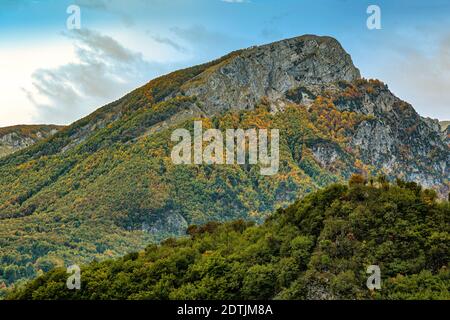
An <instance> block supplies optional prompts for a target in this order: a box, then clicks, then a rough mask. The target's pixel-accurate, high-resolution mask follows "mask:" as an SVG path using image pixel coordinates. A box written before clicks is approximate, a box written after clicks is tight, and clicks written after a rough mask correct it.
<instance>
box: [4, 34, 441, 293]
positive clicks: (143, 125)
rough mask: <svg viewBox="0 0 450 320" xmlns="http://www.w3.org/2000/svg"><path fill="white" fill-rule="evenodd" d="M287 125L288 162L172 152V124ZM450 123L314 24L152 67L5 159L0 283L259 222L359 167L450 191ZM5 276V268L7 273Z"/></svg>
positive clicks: (283, 156)
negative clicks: (205, 229)
mask: <svg viewBox="0 0 450 320" xmlns="http://www.w3.org/2000/svg"><path fill="white" fill-rule="evenodd" d="M194 120H201V121H203V127H204V128H205V129H206V128H217V129H221V130H225V129H228V128H243V129H248V128H267V129H271V128H277V129H280V136H281V139H280V171H279V173H278V174H277V175H276V176H273V177H261V176H260V175H259V168H258V166H250V165H248V164H246V165H231V166H210V165H200V166H195V165H189V166H177V165H174V164H173V163H172V161H171V158H170V150H171V148H172V147H173V145H174V143H173V142H171V141H170V134H171V132H172V131H173V130H174V129H177V128H186V129H188V130H190V131H191V132H192V130H193V121H194ZM448 162H449V148H448V145H447V144H446V143H445V140H444V139H443V137H442V134H441V132H440V131H439V130H438V131H436V128H435V126H434V125H432V124H429V123H427V122H426V121H425V120H424V119H423V118H421V117H420V116H419V115H418V114H417V113H416V112H415V111H414V109H413V108H412V106H411V105H409V104H408V103H406V102H404V101H402V100H400V99H399V98H397V97H396V96H394V95H393V94H392V93H391V92H390V91H389V89H388V87H387V85H385V84H384V83H382V82H381V81H378V80H366V79H362V78H361V77H360V73H359V70H358V69H357V68H356V67H355V66H354V65H353V62H352V61H351V57H350V56H349V55H348V53H346V52H345V51H344V50H343V48H342V46H341V45H340V44H339V42H337V40H335V39H332V38H330V37H316V36H311V35H308V36H304V37H296V38H292V39H287V40H283V41H280V42H277V43H273V44H269V45H265V46H259V47H253V48H250V49H244V50H239V51H235V52H233V53H230V54H229V55H227V56H224V57H222V58H219V59H217V60H215V61H212V62H210V63H206V64H203V65H199V66H194V67H191V68H187V69H183V70H178V71H175V72H172V73H170V74H168V75H165V76H162V77H159V78H156V79H153V80H151V81H150V82H149V83H147V84H146V85H144V86H142V87H140V88H137V89H136V90H134V91H132V92H130V93H129V94H127V95H125V96H124V97H123V98H121V99H119V100H117V101H114V102H112V103H110V104H108V105H106V106H104V107H102V108H100V109H98V110H97V111H95V112H93V113H92V114H90V115H89V116H87V117H85V118H83V119H80V120H79V121H77V122H75V123H74V124H72V125H70V126H68V127H65V128H63V129H62V130H61V131H59V132H57V133H56V134H55V135H53V136H52V137H50V138H49V139H48V140H45V141H43V142H40V143H37V144H34V145H32V146H30V147H28V148H26V149H23V150H20V151H18V152H16V153H14V154H12V155H9V156H6V157H4V158H1V159H0V220H1V223H2V225H3V226H4V228H2V229H3V230H0V241H1V244H2V245H1V246H0V282H1V281H4V282H5V283H6V284H8V285H10V284H12V283H14V282H16V281H18V280H21V279H26V278H30V277H33V276H35V275H36V274H39V273H41V272H46V271H48V270H50V269H51V268H53V267H55V266H61V265H64V264H67V263H87V262H89V261H91V260H92V259H104V258H108V257H116V256H120V255H123V254H126V253H127V252H130V251H137V250H140V249H143V248H144V247H145V246H146V245H147V244H148V243H150V242H155V241H159V240H162V239H165V238H167V237H170V236H179V235H183V234H184V233H185V230H186V228H187V227H188V226H189V225H191V224H202V223H205V222H208V221H211V220H218V221H229V220H235V219H239V218H242V219H246V220H252V221H256V222H262V221H263V220H264V218H265V217H266V216H267V215H269V214H270V213H271V212H273V211H274V210H276V209H277V208H280V207H286V206H288V205H289V204H291V203H292V202H294V201H295V199H297V198H298V197H303V196H305V195H306V194H308V193H310V192H311V191H314V190H317V189H319V188H321V187H324V186H326V185H328V184H331V183H334V182H342V181H346V180H347V179H348V178H349V177H351V176H352V174H354V173H358V174H362V175H364V176H365V177H366V179H372V178H373V177H374V176H377V175H385V176H386V177H387V178H388V179H391V180H395V178H397V177H400V178H404V179H405V180H409V181H415V182H418V183H421V184H422V185H424V186H425V187H434V188H435V189H436V190H437V191H438V192H439V193H440V194H441V195H442V196H446V195H447V193H448V190H449V185H448V179H449V171H448V170H449V165H448ZM2 279H3V280H2Z"/></svg>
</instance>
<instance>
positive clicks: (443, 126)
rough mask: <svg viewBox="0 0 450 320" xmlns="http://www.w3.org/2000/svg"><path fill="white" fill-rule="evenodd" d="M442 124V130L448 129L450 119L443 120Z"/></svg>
mask: <svg viewBox="0 0 450 320" xmlns="http://www.w3.org/2000/svg"><path fill="white" fill-rule="evenodd" d="M440 125H441V130H442V131H445V130H447V128H448V126H449V125H450V121H441V122H440Z"/></svg>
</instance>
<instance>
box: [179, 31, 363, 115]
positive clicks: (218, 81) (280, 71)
mask: <svg viewBox="0 0 450 320" xmlns="http://www.w3.org/2000/svg"><path fill="white" fill-rule="evenodd" d="M360 77H361V75H360V72H359V70H358V68H356V67H355V66H354V65H353V62H352V59H351V57H350V55H349V54H348V53H347V52H346V51H345V50H344V49H343V48H342V46H341V45H340V44H339V42H338V41H337V40H336V39H334V38H331V37H320V36H314V35H304V36H300V37H296V38H291V39H287V40H282V41H278V42H274V43H271V44H267V45H263V46H255V47H250V48H248V49H245V50H242V51H241V52H240V53H239V54H236V55H233V56H231V57H230V58H228V59H225V60H224V61H221V62H220V63H219V64H217V65H214V66H212V67H211V68H208V69H207V70H206V71H205V72H203V73H201V74H199V75H198V76H196V77H194V78H193V79H191V80H190V81H188V82H187V83H186V84H184V85H183V86H182V90H183V93H184V94H186V95H189V96H197V97H198V98H200V99H199V100H201V101H202V104H203V111H204V112H206V113H207V114H214V113H217V112H221V111H224V110H229V109H252V108H253V107H254V105H255V104H256V103H258V102H259V101H260V99H261V98H262V97H268V98H269V99H270V100H272V101H274V100H277V99H278V98H281V97H282V96H283V95H284V94H285V93H286V92H287V91H288V90H290V89H293V88H296V87H299V86H314V85H320V86H326V85H327V84H329V83H334V82H336V81H350V82H351V81H354V80H357V79H359V78H360Z"/></svg>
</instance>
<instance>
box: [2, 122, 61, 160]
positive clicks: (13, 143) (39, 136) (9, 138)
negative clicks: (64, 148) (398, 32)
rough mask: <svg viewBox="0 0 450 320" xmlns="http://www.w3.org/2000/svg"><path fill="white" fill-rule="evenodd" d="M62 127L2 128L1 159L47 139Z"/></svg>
mask: <svg viewBox="0 0 450 320" xmlns="http://www.w3.org/2000/svg"><path fill="white" fill-rule="evenodd" d="M61 128H62V127H60V126H52V125H31V126H13V127H6V128H0V157H3V156H6V155H8V154H10V153H13V152H16V151H18V150H21V149H23V148H26V147H29V146H31V145H33V144H35V143H36V142H38V141H40V140H43V139H46V138H48V137H50V136H52V135H53V134H55V133H56V132H58V131H59V130H60V129H61Z"/></svg>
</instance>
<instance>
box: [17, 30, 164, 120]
mask: <svg viewBox="0 0 450 320" xmlns="http://www.w3.org/2000/svg"><path fill="white" fill-rule="evenodd" d="M67 37H69V38H70V39H71V40H73V41H74V48H75V54H76V60H75V61H72V62H70V63H66V64H63V65H61V66H59V67H56V68H45V69H38V70H36V71H35V72H34V73H33V75H32V80H33V81H32V86H31V87H27V88H25V89H24V92H25V93H26V96H27V97H28V99H29V101H30V102H31V103H32V104H33V105H34V106H35V108H36V111H37V113H36V115H35V117H34V122H43V121H44V122H47V123H49V122H51V123H58V124H67V123H70V122H72V121H75V120H77V119H79V118H80V117H82V116H85V115H86V114H88V113H89V112H92V111H93V110H95V109H96V108H98V107H100V106H102V105H104V104H106V103H108V102H111V101H113V100H115V99H117V98H119V97H121V96H122V95H124V94H125V93H127V92H129V91H131V90H133V89H134V88H136V87H138V86H139V85H142V84H143V83H145V82H147V81H148V80H149V79H150V78H152V77H153V76H154V75H155V74H158V73H161V72H162V70H163V67H162V66H161V65H160V64H157V63H150V62H148V61H146V60H144V58H143V57H142V54H140V53H137V52H133V51H131V50H129V49H127V48H125V47H124V46H123V45H121V44H120V43H119V42H117V41H116V40H115V39H113V38H111V37H109V36H105V35H102V34H100V33H97V32H94V31H91V30H88V29H81V30H75V31H72V32H71V33H69V34H67Z"/></svg>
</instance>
